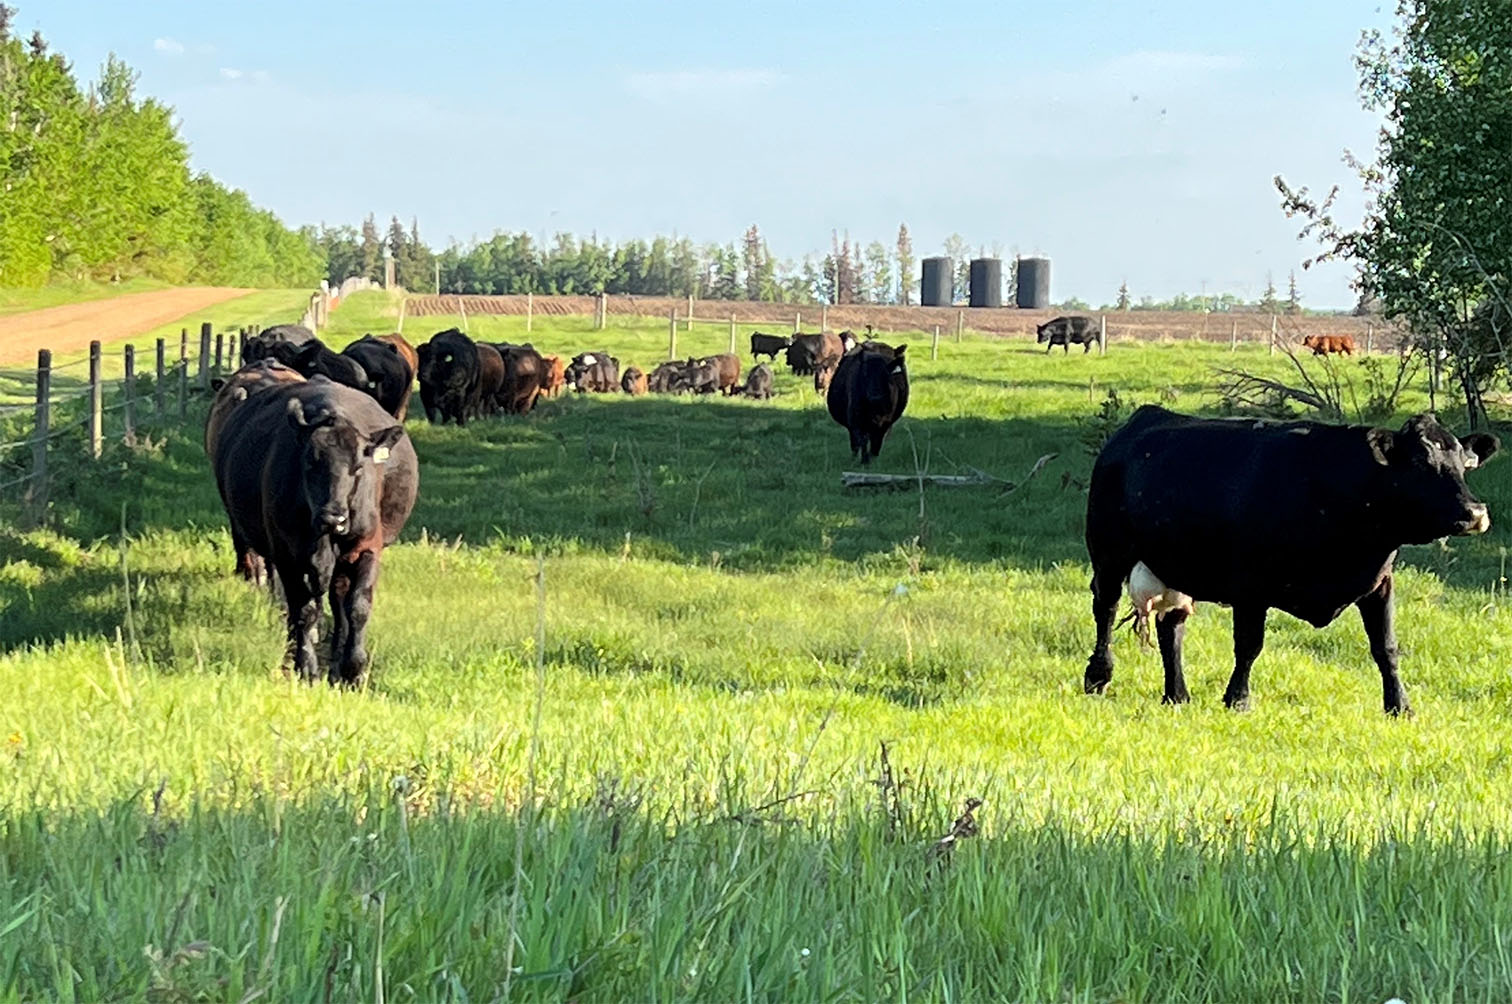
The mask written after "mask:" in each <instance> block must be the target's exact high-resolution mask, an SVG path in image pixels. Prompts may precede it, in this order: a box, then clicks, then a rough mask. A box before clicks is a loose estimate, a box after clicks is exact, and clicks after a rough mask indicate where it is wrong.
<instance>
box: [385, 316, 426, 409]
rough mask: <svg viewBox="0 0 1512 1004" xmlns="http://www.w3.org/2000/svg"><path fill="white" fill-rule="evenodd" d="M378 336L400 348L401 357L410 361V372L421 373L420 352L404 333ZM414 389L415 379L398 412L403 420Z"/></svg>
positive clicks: (416, 374)
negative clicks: (405, 338)
mask: <svg viewBox="0 0 1512 1004" xmlns="http://www.w3.org/2000/svg"><path fill="white" fill-rule="evenodd" d="M377 337H378V340H379V341H380V342H388V343H389V344H390V345H392V346H393V347H394V348H396V349H398V350H399V358H400V359H403V360H404V361H405V362H407V363H409V368H410V373H412V374H414V375H415V376H418V375H419V374H420V353H418V352H416V351H415V347H414V346H413V345H411V344H410V343H409V342H407V341H405V340H404V336H403V335H399V334H394V335H378V336H377ZM413 391H414V386H413V381H411V386H410V389H409V392H407V393H406V394H405V395H404V403H403V404H402V405H400V407H399V411H398V414H397V415H396V417H397V418H398V419H399V421H401V422H403V421H404V419H405V418H406V417H407V416H408V415H409V399H410V393H413Z"/></svg>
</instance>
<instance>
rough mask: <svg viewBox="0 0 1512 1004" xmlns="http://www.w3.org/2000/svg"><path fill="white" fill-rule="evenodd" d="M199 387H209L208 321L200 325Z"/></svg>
mask: <svg viewBox="0 0 1512 1004" xmlns="http://www.w3.org/2000/svg"><path fill="white" fill-rule="evenodd" d="M199 389H200V390H209V389H210V322H209V321H206V322H205V323H204V324H201V325H200V357H199Z"/></svg>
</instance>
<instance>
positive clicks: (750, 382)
mask: <svg viewBox="0 0 1512 1004" xmlns="http://www.w3.org/2000/svg"><path fill="white" fill-rule="evenodd" d="M775 382H776V381H775V379H774V377H773V375H772V367H770V366H768V365H767V364H766V363H758V364H757V365H755V366H753V367H751V372H750V373H749V374H748V375H747V376H746V382H745V387H744V388H742V389H741V393H742V394H744V395H745V396H746V397H753V398H755V399H756V400H758V401H765V400H766V399H767V398H769V397H771V396H772V395H773V394H774V393H775V391H774V389H773V385H774V383H775Z"/></svg>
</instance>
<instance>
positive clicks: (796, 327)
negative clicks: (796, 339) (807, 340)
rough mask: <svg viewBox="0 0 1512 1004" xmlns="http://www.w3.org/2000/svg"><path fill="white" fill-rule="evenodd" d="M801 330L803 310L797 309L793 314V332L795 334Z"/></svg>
mask: <svg viewBox="0 0 1512 1004" xmlns="http://www.w3.org/2000/svg"><path fill="white" fill-rule="evenodd" d="M802 330H803V312H802V311H799V312H798V313H796V314H794V315H793V334H795V335H796V334H797V333H798V332H800V331H802Z"/></svg>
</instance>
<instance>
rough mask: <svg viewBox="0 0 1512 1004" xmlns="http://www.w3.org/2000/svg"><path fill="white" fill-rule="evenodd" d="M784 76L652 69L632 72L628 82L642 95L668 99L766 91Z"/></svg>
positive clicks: (747, 71) (758, 72)
mask: <svg viewBox="0 0 1512 1004" xmlns="http://www.w3.org/2000/svg"><path fill="white" fill-rule="evenodd" d="M781 80H782V74H781V73H779V72H777V71H776V70H770V69H729V70H650V71H646V72H642V73H632V74H630V75H629V76H628V77H626V78H625V86H626V87H628V88H629V89H630V92H631V93H632V94H635V95H637V96H639V97H642V98H647V99H649V100H652V101H665V100H668V99H671V98H690V97H710V96H715V97H728V96H730V95H732V94H745V93H752V92H755V91H765V90H770V89H771V88H772V87H774V86H776V85H777V84H778V83H779V82H781Z"/></svg>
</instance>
